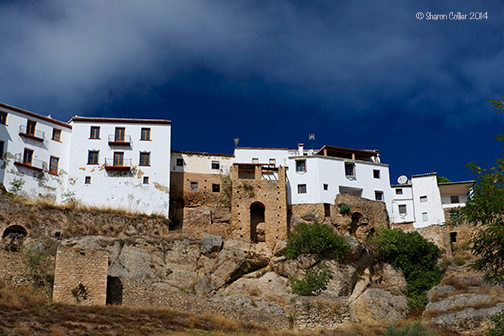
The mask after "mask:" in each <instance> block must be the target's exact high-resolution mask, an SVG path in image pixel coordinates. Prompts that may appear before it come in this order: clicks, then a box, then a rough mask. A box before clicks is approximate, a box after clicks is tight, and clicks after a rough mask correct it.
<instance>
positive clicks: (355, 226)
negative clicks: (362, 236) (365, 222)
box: [350, 212, 362, 237]
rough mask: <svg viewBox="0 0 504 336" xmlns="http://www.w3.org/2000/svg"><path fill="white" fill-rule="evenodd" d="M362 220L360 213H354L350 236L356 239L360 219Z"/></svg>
mask: <svg viewBox="0 0 504 336" xmlns="http://www.w3.org/2000/svg"><path fill="white" fill-rule="evenodd" d="M361 218H362V214H360V213H358V212H354V213H353V214H352V223H351V224H350V236H354V237H355V233H356V232H357V229H358V228H359V222H360V219H361Z"/></svg>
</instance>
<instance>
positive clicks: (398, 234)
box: [368, 227, 443, 308]
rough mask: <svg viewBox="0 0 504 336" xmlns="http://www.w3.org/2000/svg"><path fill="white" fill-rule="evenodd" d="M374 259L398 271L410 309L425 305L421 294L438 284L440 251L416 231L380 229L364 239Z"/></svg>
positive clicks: (424, 299) (425, 300) (440, 276)
mask: <svg viewBox="0 0 504 336" xmlns="http://www.w3.org/2000/svg"><path fill="white" fill-rule="evenodd" d="M368 244H369V245H370V246H371V247H372V248H373V249H374V250H375V252H376V257H377V258H378V259H381V260H384V261H386V262H388V263H390V264H391V265H393V266H395V267H398V268H400V269H401V270H402V271H403V274H404V277H405V279H406V281H407V282H408V287H407V293H406V294H407V295H408V299H409V306H410V308H418V307H423V306H425V305H426V304H427V298H426V296H425V292H426V291H427V290H429V289H431V288H432V287H434V286H435V285H437V284H439V282H440V281H441V279H442V277H443V273H442V272H441V270H440V269H439V267H438V266H437V261H438V258H439V257H440V256H441V250H440V249H439V248H438V247H437V246H436V245H435V244H434V243H431V242H429V241H427V240H426V239H425V238H424V237H422V236H421V235H420V234H419V233H418V232H416V231H414V232H408V233H406V232H404V231H402V230H398V229H395V230H392V229H388V228H385V227H380V228H378V230H377V231H376V233H375V234H374V235H373V236H371V237H370V238H369V239H368Z"/></svg>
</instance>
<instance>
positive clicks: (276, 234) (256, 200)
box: [231, 163, 287, 245]
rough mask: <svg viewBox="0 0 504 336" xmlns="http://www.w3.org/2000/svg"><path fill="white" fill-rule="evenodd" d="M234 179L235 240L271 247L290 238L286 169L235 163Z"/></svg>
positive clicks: (233, 228) (232, 215) (232, 221)
mask: <svg viewBox="0 0 504 336" xmlns="http://www.w3.org/2000/svg"><path fill="white" fill-rule="evenodd" d="M231 176H232V185H233V194H232V199H231V225H232V232H233V238H235V239H238V240H244V241H251V242H255V243H258V242H265V243H266V244H268V245H274V244H275V243H276V242H277V241H278V240H284V239H286V235H287V184H286V168H285V167H284V166H276V167H275V166H273V165H262V164H254V163H250V164H244V163H243V164H242V163H235V164H234V165H233V166H232V168H231Z"/></svg>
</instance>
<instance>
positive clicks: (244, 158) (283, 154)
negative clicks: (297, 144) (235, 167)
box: [234, 148, 289, 167]
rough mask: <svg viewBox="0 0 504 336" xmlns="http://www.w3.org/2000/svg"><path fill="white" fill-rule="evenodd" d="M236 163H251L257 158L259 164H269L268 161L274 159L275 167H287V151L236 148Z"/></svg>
mask: <svg viewBox="0 0 504 336" xmlns="http://www.w3.org/2000/svg"><path fill="white" fill-rule="evenodd" d="M234 156H235V162H236V163H252V159H254V158H257V159H258V161H259V162H258V163H260V164H269V160H270V159H275V165H276V166H277V167H278V166H287V165H289V163H288V161H289V159H288V156H289V151H288V150H287V149H274V148H236V149H235V151H234Z"/></svg>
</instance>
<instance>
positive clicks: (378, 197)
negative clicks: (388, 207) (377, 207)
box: [374, 191, 383, 201]
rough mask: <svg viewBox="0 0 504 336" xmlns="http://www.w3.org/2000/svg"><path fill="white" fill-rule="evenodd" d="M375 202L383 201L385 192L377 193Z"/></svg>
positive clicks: (375, 193)
mask: <svg viewBox="0 0 504 336" xmlns="http://www.w3.org/2000/svg"><path fill="white" fill-rule="evenodd" d="M374 195H375V200H377V201H383V191H375V192H374Z"/></svg>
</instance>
